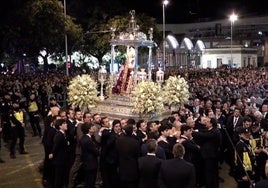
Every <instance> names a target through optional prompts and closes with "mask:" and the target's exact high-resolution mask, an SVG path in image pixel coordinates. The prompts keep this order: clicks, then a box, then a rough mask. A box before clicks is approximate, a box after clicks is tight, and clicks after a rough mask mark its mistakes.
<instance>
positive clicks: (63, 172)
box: [54, 164, 68, 188]
mask: <svg viewBox="0 0 268 188" xmlns="http://www.w3.org/2000/svg"><path fill="white" fill-rule="evenodd" d="M54 167H55V180H54V188H63V187H64V186H67V184H68V182H67V181H66V180H67V176H68V172H67V166H66V165H58V164H55V166H54Z"/></svg>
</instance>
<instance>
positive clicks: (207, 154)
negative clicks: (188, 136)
mask: <svg viewBox="0 0 268 188" xmlns="http://www.w3.org/2000/svg"><path fill="white" fill-rule="evenodd" d="M193 137H194V138H198V139H199V140H200V153H201V156H202V159H203V163H204V171H203V172H204V176H205V184H206V187H210V188H218V187H219V181H218V178H219V169H218V162H219V158H218V155H219V149H220V145H221V141H222V139H221V133H220V131H219V130H218V128H217V120H216V119H215V118H211V119H210V118H207V120H206V130H202V131H199V132H193Z"/></svg>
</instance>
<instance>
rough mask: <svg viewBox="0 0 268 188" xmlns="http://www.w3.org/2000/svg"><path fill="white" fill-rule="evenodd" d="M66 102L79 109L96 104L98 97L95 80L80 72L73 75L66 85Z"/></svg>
mask: <svg viewBox="0 0 268 188" xmlns="http://www.w3.org/2000/svg"><path fill="white" fill-rule="evenodd" d="M67 89H68V103H69V104H70V105H72V106H76V107H79V108H80V109H85V108H90V107H92V106H94V105H96V103H97V101H99V98H98V96H97V95H98V90H97V82H95V81H94V80H93V79H92V78H91V77H90V75H87V74H82V75H81V76H80V75H78V76H76V77H74V78H73V79H72V80H71V81H70V82H69V86H68V88H67Z"/></svg>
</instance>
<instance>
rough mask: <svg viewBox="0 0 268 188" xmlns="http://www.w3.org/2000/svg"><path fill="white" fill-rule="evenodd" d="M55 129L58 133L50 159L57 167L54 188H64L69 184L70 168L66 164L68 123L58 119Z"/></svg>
mask: <svg viewBox="0 0 268 188" xmlns="http://www.w3.org/2000/svg"><path fill="white" fill-rule="evenodd" d="M55 128H56V129H57V132H56V134H55V136H54V140H53V148H52V152H51V154H49V159H52V160H53V164H54V167H55V182H54V187H58V188H63V187H64V186H65V185H67V183H68V182H67V178H68V168H67V163H66V161H67V159H68V155H67V153H68V152H67V150H68V149H67V147H68V142H67V139H66V136H65V131H66V130H67V124H66V121H65V120H64V119H57V120H56V122H55Z"/></svg>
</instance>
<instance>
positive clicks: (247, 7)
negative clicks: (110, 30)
mask: <svg viewBox="0 0 268 188" xmlns="http://www.w3.org/2000/svg"><path fill="white" fill-rule="evenodd" d="M121 2H122V4H124V6H126V7H127V8H129V9H134V10H136V12H137V13H143V12H145V13H147V14H148V15H149V16H152V17H154V18H156V20H157V22H158V23H162V20H163V14H162V0H133V1H128V0H121ZM264 3H266V0H184V1H183V0H169V4H168V5H167V6H166V8H165V16H166V23H167V24H168V23H187V22H200V21H210V20H215V19H224V18H228V17H229V15H230V14H231V13H232V12H233V11H234V12H235V13H237V14H238V15H239V17H248V16H257V15H263V14H268V8H267V7H266V6H265V4H264Z"/></svg>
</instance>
